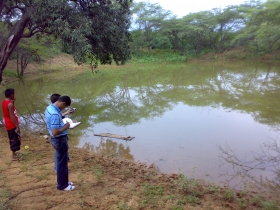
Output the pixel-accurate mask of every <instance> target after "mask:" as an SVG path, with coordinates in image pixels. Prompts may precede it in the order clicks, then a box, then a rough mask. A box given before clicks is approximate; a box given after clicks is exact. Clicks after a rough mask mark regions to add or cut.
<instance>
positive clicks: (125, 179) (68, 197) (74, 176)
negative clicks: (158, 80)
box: [0, 127, 277, 210]
mask: <svg viewBox="0 0 280 210" xmlns="http://www.w3.org/2000/svg"><path fill="white" fill-rule="evenodd" d="M0 133H1V137H0V173H1V176H0V209H1V210H2V209H13V210H17V209H38V210H43V209H70V210H71V209H73V210H74V209H104V210H105V209H106V210H107V209H263V208H261V207H262V206H263V205H262V202H264V198H261V197H257V194H256V193H252V192H242V191H234V190H232V189H228V188H225V187H219V186H215V185H213V184H207V183H205V182H202V181H199V180H195V179H192V178H188V177H184V176H179V175H177V174H161V173H160V172H158V171H157V169H156V167H155V166H153V165H151V166H149V167H147V166H146V165H145V164H143V163H136V162H130V161H128V160H125V159H121V158H116V157H110V156H103V155H99V154H94V153H91V152H88V151H86V150H85V149H81V148H76V147H73V146H71V137H70V139H69V143H70V149H69V154H70V157H71V159H70V162H69V170H70V174H69V180H70V181H72V182H74V184H75V186H76V189H75V190H73V191H70V192H69V191H59V190H57V189H56V174H55V172H54V170H53V166H54V160H53V154H54V149H53V148H52V146H51V144H50V143H48V141H47V140H46V139H45V138H44V137H43V136H40V135H35V134H31V133H29V134H28V133H25V134H24V135H23V136H22V146H21V153H22V160H19V161H12V160H11V152H10V151H9V145H8V138H7V133H6V130H5V128H3V127H0ZM25 146H29V149H25ZM269 202H270V204H271V205H275V204H274V203H273V202H271V201H269ZM275 206H276V205H275ZM270 209H274V208H270ZM275 209H277V208H275Z"/></svg>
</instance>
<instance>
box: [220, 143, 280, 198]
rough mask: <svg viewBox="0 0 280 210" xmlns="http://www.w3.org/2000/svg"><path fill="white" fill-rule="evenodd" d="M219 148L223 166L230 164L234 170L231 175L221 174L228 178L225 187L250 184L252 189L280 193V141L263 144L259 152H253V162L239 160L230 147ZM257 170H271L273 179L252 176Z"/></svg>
mask: <svg viewBox="0 0 280 210" xmlns="http://www.w3.org/2000/svg"><path fill="white" fill-rule="evenodd" d="M218 147H219V149H220V155H219V157H220V160H221V161H222V166H223V165H226V164H230V165H232V167H233V168H234V171H233V172H232V173H231V174H221V176H227V177H228V179H226V181H225V182H224V184H225V185H227V186H232V183H231V182H235V183H237V184H238V185H239V186H240V184H243V185H247V184H250V186H251V187H257V188H258V189H259V190H270V192H271V191H272V192H275V193H279V192H280V139H276V140H275V139H272V141H271V142H266V143H263V145H261V146H260V151H259V152H253V154H254V156H253V158H252V159H251V160H243V159H241V158H239V157H238V155H236V153H235V150H233V149H232V148H231V147H230V146H229V145H226V146H225V147H222V146H218ZM256 170H270V171H272V172H273V174H272V176H271V177H262V176H260V177H253V176H251V175H250V172H251V171H256ZM236 186H237V185H236Z"/></svg>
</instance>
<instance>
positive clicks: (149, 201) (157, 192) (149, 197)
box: [140, 184, 164, 207]
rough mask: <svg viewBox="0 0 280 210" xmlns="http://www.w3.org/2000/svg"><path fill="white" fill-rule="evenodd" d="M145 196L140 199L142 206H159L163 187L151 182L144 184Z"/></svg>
mask: <svg viewBox="0 0 280 210" xmlns="http://www.w3.org/2000/svg"><path fill="white" fill-rule="evenodd" d="M143 186H144V187H145V188H144V192H143V194H144V195H145V198H144V199H143V200H141V201H140V206H141V207H145V206H147V205H152V206H153V207H154V206H157V204H158V200H159V198H161V196H163V194H164V192H163V188H162V187H160V186H154V185H151V184H143Z"/></svg>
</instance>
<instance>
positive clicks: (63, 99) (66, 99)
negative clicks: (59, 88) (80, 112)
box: [58, 96, 71, 106]
mask: <svg viewBox="0 0 280 210" xmlns="http://www.w3.org/2000/svg"><path fill="white" fill-rule="evenodd" d="M58 101H59V102H65V104H66V106H70V105H71V98H70V97H69V96H60V97H59V99H58Z"/></svg>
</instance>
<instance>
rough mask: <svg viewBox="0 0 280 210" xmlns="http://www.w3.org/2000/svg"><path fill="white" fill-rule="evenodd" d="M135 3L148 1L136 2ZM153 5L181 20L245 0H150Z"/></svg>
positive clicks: (138, 0) (137, 0)
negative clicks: (187, 16)
mask: <svg viewBox="0 0 280 210" xmlns="http://www.w3.org/2000/svg"><path fill="white" fill-rule="evenodd" d="M134 1H135V2H140V1H148V0H134ZM150 2H151V3H153V4H154V3H158V4H159V5H160V6H161V7H162V8H163V9H165V10H170V11H171V12H172V13H174V14H175V15H177V16H178V17H179V18H180V17H183V16H185V15H187V14H189V13H190V12H199V11H204V10H211V9H213V8H224V7H225V6H228V5H239V4H242V3H244V2H245V0H150Z"/></svg>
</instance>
